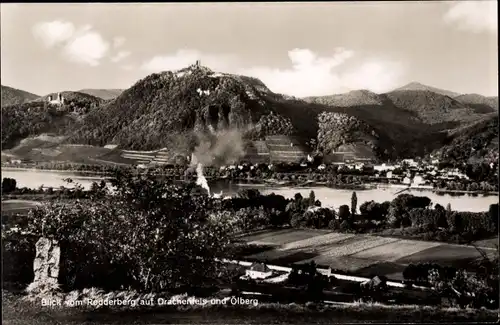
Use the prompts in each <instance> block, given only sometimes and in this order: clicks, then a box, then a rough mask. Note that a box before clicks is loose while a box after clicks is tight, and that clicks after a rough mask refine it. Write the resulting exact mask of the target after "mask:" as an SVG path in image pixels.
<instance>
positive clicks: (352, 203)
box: [351, 192, 358, 215]
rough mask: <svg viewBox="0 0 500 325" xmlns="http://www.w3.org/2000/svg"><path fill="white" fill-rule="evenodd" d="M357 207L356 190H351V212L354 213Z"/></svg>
mask: <svg viewBox="0 0 500 325" xmlns="http://www.w3.org/2000/svg"><path fill="white" fill-rule="evenodd" d="M357 207H358V197H357V195H356V192H352V196H351V214H352V215H355V214H356V209H357Z"/></svg>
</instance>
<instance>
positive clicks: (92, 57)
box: [64, 26, 110, 66]
mask: <svg viewBox="0 0 500 325" xmlns="http://www.w3.org/2000/svg"><path fill="white" fill-rule="evenodd" d="M109 48H110V46H109V42H107V41H106V40H104V39H103V37H102V36H101V35H100V34H99V33H98V32H95V31H93V30H92V27H91V26H84V27H82V28H81V29H79V30H78V31H77V32H76V33H75V34H74V36H73V37H72V38H71V39H70V40H69V41H68V42H67V43H66V45H65V47H64V53H65V54H66V56H67V57H68V58H69V59H70V60H71V61H73V62H77V63H85V64H88V65H90V66H97V65H99V63H100V60H101V59H102V58H104V57H105V56H106V55H107V54H108V52H109Z"/></svg>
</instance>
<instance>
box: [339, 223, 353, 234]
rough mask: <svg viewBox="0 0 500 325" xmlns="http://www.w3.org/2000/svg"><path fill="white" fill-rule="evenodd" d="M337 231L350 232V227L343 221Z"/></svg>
mask: <svg viewBox="0 0 500 325" xmlns="http://www.w3.org/2000/svg"><path fill="white" fill-rule="evenodd" d="M339 230H340V231H342V232H347V231H350V230H351V225H350V224H349V221H347V220H344V221H342V222H341V223H340V226H339Z"/></svg>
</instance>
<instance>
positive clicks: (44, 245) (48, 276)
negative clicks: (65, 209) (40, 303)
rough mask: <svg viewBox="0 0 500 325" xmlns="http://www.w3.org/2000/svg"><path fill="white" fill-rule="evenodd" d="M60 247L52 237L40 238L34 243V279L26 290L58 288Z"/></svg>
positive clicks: (37, 290)
mask: <svg viewBox="0 0 500 325" xmlns="http://www.w3.org/2000/svg"><path fill="white" fill-rule="evenodd" d="M60 263H61V247H60V246H59V243H58V242H57V241H55V240H53V239H48V238H44V237H42V238H40V239H39V240H38V241H37V243H36V256H35V260H34V262H33V271H34V275H35V276H34V279H33V282H32V283H31V284H30V285H29V286H28V289H27V291H28V292H41V291H47V290H52V289H57V288H59V282H58V279H59V271H60Z"/></svg>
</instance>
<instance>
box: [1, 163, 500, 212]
mask: <svg viewBox="0 0 500 325" xmlns="http://www.w3.org/2000/svg"><path fill="white" fill-rule="evenodd" d="M4 177H9V178H14V179H15V180H16V181H17V187H28V188H39V187H40V186H44V187H53V188H54V189H57V188H59V187H60V186H65V187H73V186H74V184H72V183H67V182H66V181H65V179H66V178H71V179H72V180H73V182H74V183H78V184H81V185H82V186H83V187H84V188H86V189H88V188H89V187H90V185H91V184H92V182H95V181H100V180H101V179H102V177H101V176H99V175H97V176H96V175H92V174H90V173H79V172H72V171H67V172H65V171H60V172H59V171H40V170H21V169H20V170H14V169H11V168H2V178H4ZM210 187H211V190H212V192H213V193H217V194H219V193H221V192H222V195H223V196H232V195H234V194H236V193H237V192H238V191H239V190H240V189H242V188H256V189H258V190H259V191H260V192H261V193H262V194H270V193H275V194H278V195H283V196H284V197H286V198H292V197H293V196H294V195H295V194H296V193H301V194H302V196H304V197H306V196H309V192H310V191H311V190H314V193H315V196H316V199H318V200H320V201H321V203H322V205H323V206H324V207H334V208H338V207H339V206H340V205H343V204H347V205H349V206H350V204H351V195H352V192H353V190H344V189H333V188H328V187H324V186H313V187H283V186H270V185H267V184H266V185H259V184H257V185H256V184H252V185H249V184H238V183H231V182H227V181H216V182H211V184H210ZM399 191H401V188H393V187H388V186H386V187H380V188H376V189H367V190H356V194H357V197H358V206H360V205H361V204H362V203H364V202H366V201H371V200H373V201H375V202H384V201H391V200H393V199H394V198H395V197H396V196H397V195H396V193H397V192H399ZM403 193H409V194H413V195H417V196H427V197H428V198H430V199H431V200H432V204H436V203H439V204H441V205H442V206H445V207H446V205H447V204H448V203H450V204H451V207H452V209H453V210H456V211H470V212H482V211H488V208H489V206H490V204H493V203H498V196H494V195H493V196H492V195H490V196H484V195H482V194H478V195H475V196H472V195H449V194H436V193H435V192H433V191H431V190H415V189H411V190H408V191H405V192H403Z"/></svg>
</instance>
